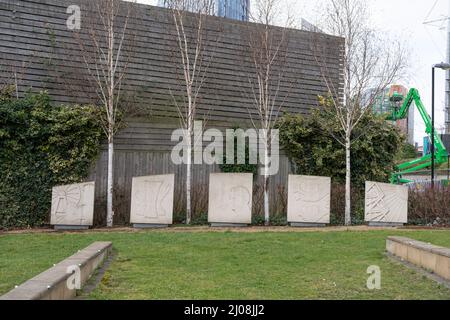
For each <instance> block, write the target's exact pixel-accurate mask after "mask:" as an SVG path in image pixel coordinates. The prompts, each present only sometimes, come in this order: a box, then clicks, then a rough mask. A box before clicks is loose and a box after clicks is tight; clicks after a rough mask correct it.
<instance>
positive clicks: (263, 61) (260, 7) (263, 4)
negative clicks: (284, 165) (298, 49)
mask: <svg viewBox="0 0 450 320" xmlns="http://www.w3.org/2000/svg"><path fill="white" fill-rule="evenodd" d="M281 5H282V3H281V2H280V1H279V0H256V1H255V2H254V3H253V10H252V14H251V19H252V21H253V22H255V24H251V25H249V26H248V32H247V35H246V41H247V42H248V54H247V55H248V58H249V61H250V64H251V68H250V71H249V72H248V74H247V79H248V84H249V86H248V87H249V91H248V92H244V94H245V95H246V96H250V98H251V103H250V105H249V108H248V111H249V116H250V119H251V122H252V125H253V127H254V128H255V129H259V130H260V132H261V133H262V134H260V141H259V144H260V150H261V144H262V148H263V152H260V157H261V153H262V154H263V155H262V158H263V159H260V162H261V163H262V164H263V169H262V173H261V175H262V176H263V193H264V220H265V224H266V225H268V224H269V223H270V200H269V181H270V180H269V179H270V173H269V163H268V162H269V158H270V154H269V152H270V150H271V142H272V140H273V139H274V138H275V137H274V136H273V129H274V127H275V125H276V123H277V120H278V116H279V114H280V111H281V109H282V107H283V103H284V100H285V99H286V98H287V94H286V93H281V92H280V87H281V84H282V82H284V85H286V84H288V81H287V79H285V77H284V74H285V70H286V69H287V68H288V63H287V46H288V43H289V28H290V27H292V25H293V23H292V18H291V17H290V15H289V14H288V15H286V19H285V20H284V21H283V22H282V24H283V27H275V24H276V23H279V21H278V20H277V19H278V18H279V17H280V16H283V13H282V10H281ZM291 85H292V86H293V85H294V84H293V83H291ZM261 160H262V161H261Z"/></svg>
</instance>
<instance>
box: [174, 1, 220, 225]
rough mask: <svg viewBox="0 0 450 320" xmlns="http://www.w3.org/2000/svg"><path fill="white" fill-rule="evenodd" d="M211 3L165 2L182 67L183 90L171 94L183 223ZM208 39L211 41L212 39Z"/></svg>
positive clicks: (205, 68)
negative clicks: (180, 144) (177, 126)
mask: <svg viewBox="0 0 450 320" xmlns="http://www.w3.org/2000/svg"><path fill="white" fill-rule="evenodd" d="M214 3H215V1H214V0H199V1H195V2H193V1H192V0H167V1H166V5H167V6H168V7H169V9H170V10H171V13H172V18H173V23H174V26H175V38H176V46H177V50H176V51H177V58H178V63H177V64H178V65H179V66H180V69H181V70H182V72H181V73H182V76H181V87H182V89H181V90H182V91H184V94H183V101H181V102H180V101H178V100H177V99H176V97H175V96H174V94H173V93H172V97H173V98H174V99H173V100H174V103H175V105H176V107H177V109H178V113H179V117H180V121H181V125H182V127H183V128H184V133H185V139H184V142H185V144H186V147H185V149H184V151H185V152H186V154H185V155H184V158H185V161H186V224H190V223H191V221H192V201H191V198H192V194H191V193H192V156H193V152H192V150H193V147H194V146H195V144H196V143H201V142H199V141H194V137H193V135H194V122H195V120H196V118H197V111H198V103H199V97H200V92H201V90H202V87H203V85H204V83H205V79H206V75H207V71H208V67H209V65H210V63H211V61H212V55H211V50H212V49H211V47H210V48H209V50H207V48H206V42H207V39H206V34H207V31H206V25H207V18H208V15H209V14H211V13H213V12H214ZM187 11H190V13H188V12H187ZM217 39H218V38H217ZM209 42H210V44H211V43H213V42H214V41H212V42H211V41H209Z"/></svg>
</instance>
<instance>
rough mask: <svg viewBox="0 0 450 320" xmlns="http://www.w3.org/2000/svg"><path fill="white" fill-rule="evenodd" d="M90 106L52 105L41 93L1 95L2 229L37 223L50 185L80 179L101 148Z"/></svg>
mask: <svg viewBox="0 0 450 320" xmlns="http://www.w3.org/2000/svg"><path fill="white" fill-rule="evenodd" d="M96 112H97V111H96V108H94V107H92V106H53V105H52V104H51V102H50V98H49V96H48V95H47V94H46V93H45V92H42V93H39V94H31V93H30V94H28V95H27V96H26V97H25V98H22V99H15V98H13V97H12V96H11V95H9V94H8V93H3V95H2V96H1V98H0V228H13V227H33V226H39V225H42V224H43V223H45V222H46V220H47V219H48V214H49V209H50V206H51V189H52V187H53V186H55V185H61V184H69V183H76V182H80V181H82V179H83V178H85V177H86V176H87V174H88V172H89V169H90V167H91V164H92V162H93V160H94V159H95V158H96V157H97V155H98V153H99V147H100V140H101V138H102V130H101V126H100V124H99V123H98V121H97V120H96V119H98V117H97V114H96Z"/></svg>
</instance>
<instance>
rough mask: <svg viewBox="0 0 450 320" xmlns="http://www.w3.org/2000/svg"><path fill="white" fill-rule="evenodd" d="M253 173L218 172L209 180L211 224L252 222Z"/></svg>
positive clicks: (209, 218) (209, 216)
mask: <svg viewBox="0 0 450 320" xmlns="http://www.w3.org/2000/svg"><path fill="white" fill-rule="evenodd" d="M252 198H253V175H252V174H251V173H250V174H246V173H245V174H234V173H218V174H211V176H210V180H209V210H208V221H209V223H211V224H251V223H252Z"/></svg>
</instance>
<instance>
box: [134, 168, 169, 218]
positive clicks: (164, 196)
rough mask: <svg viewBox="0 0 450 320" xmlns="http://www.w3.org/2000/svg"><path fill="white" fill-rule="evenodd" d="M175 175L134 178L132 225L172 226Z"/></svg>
mask: <svg viewBox="0 0 450 320" xmlns="http://www.w3.org/2000/svg"><path fill="white" fill-rule="evenodd" d="M174 187H175V175H173V174H170V175H159V176H148V177H138V178H133V186H132V193H131V223H132V224H137V225H139V224H149V225H171V224H172V223H173V198H174Z"/></svg>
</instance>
